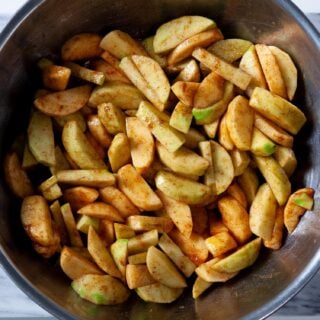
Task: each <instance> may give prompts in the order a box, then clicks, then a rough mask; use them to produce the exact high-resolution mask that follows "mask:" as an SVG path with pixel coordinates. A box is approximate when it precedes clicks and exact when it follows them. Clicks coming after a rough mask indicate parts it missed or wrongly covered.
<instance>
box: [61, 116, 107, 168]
mask: <svg viewBox="0 0 320 320" xmlns="http://www.w3.org/2000/svg"><path fill="white" fill-rule="evenodd" d="M62 142H63V145H64V147H65V149H66V151H67V152H68V155H69V156H70V157H71V159H72V160H73V161H74V162H75V163H76V164H77V165H78V167H79V168H81V169H105V168H106V164H105V163H104V161H103V160H102V159H101V158H100V157H99V155H98V154H97V152H96V150H95V149H94V148H93V147H92V146H91V144H90V143H89V142H88V140H87V138H86V136H85V135H84V133H83V132H82V131H81V129H80V127H79V125H78V124H77V122H75V121H70V122H67V123H66V124H65V126H64V127H63V131H62Z"/></svg>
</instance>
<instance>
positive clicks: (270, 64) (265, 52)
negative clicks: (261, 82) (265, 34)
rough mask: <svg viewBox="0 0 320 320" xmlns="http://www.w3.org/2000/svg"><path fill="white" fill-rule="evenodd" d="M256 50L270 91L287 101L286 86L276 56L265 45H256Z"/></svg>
mask: <svg viewBox="0 0 320 320" xmlns="http://www.w3.org/2000/svg"><path fill="white" fill-rule="evenodd" d="M255 48H256V52H257V55H258V58H259V61H260V64H261V67H262V70H263V73H264V75H265V77H266V81H267V84H268V87H269V89H270V91H271V92H272V93H274V94H276V95H278V96H280V97H282V98H284V99H286V98H287V90H286V85H285V82H284V80H283V77H282V74H281V71H280V67H279V64H278V62H277V60H276V58H275V56H274V55H273V54H272V52H271V50H270V49H269V47H268V46H267V45H265V44H256V45H255Z"/></svg>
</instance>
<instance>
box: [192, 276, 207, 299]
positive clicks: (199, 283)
mask: <svg viewBox="0 0 320 320" xmlns="http://www.w3.org/2000/svg"><path fill="white" fill-rule="evenodd" d="M211 285H212V282H208V281H205V280H203V279H202V278H200V277H197V278H196V280H195V282H194V284H193V286H192V298H193V299H197V298H198V297H199V296H200V295H201V294H202V293H203V292H204V291H206V290H207V289H209V288H210V287H211Z"/></svg>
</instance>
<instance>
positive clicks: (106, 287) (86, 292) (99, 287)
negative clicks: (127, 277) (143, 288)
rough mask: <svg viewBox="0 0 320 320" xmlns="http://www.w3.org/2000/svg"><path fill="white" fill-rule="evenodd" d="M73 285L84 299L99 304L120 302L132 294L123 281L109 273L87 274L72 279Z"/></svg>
mask: <svg viewBox="0 0 320 320" xmlns="http://www.w3.org/2000/svg"><path fill="white" fill-rule="evenodd" d="M71 287H72V289H73V290H74V291H75V292H77V293H78V294H79V296H80V297H81V298H82V299H85V300H88V301H90V302H92V303H94V304H98V305H114V304H120V303H123V302H125V301H126V300H127V299H128V298H129V295H130V291H129V290H128V289H127V288H126V287H125V285H124V284H123V283H121V281H119V280H117V279H115V278H113V277H111V276H109V275H103V276H102V275H93V274H90V275H85V276H82V277H81V278H79V279H76V280H74V281H72V283H71Z"/></svg>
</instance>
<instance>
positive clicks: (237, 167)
mask: <svg viewBox="0 0 320 320" xmlns="http://www.w3.org/2000/svg"><path fill="white" fill-rule="evenodd" d="M230 156H231V160H232V163H233V168H234V176H235V177H238V176H241V175H242V174H243V173H244V171H245V170H246V168H247V167H248V165H249V163H250V157H249V155H248V153H247V152H246V151H240V150H238V149H233V150H231V151H230Z"/></svg>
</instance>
